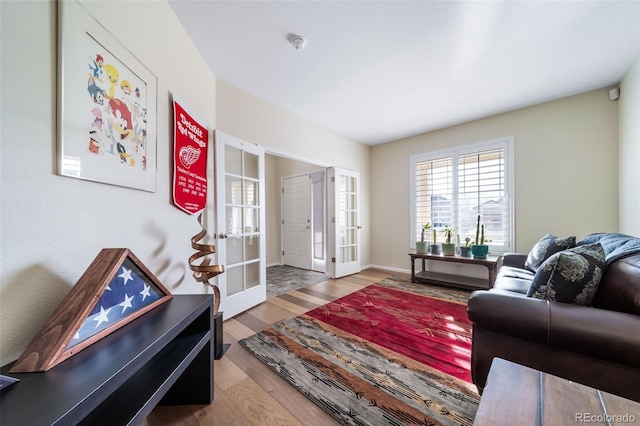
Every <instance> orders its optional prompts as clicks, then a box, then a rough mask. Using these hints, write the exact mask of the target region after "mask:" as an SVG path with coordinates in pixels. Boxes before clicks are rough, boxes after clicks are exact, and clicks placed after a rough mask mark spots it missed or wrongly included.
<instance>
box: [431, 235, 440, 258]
mask: <svg viewBox="0 0 640 426" xmlns="http://www.w3.org/2000/svg"><path fill="white" fill-rule="evenodd" d="M431 254H440V244H438V233H437V232H436V230H435V229H434V230H433V242H432V243H431Z"/></svg>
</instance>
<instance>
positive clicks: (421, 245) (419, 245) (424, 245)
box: [416, 223, 431, 254]
mask: <svg viewBox="0 0 640 426" xmlns="http://www.w3.org/2000/svg"><path fill="white" fill-rule="evenodd" d="M427 229H431V224H430V223H427V224H425V225H422V232H421V233H420V241H416V252H418V253H421V254H424V253H429V242H428V241H425V240H424V231H426V230H427Z"/></svg>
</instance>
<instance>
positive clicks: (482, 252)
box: [471, 215, 489, 259]
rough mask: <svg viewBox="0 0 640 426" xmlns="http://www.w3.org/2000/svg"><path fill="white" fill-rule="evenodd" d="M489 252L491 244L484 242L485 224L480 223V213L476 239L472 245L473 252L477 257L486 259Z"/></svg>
mask: <svg viewBox="0 0 640 426" xmlns="http://www.w3.org/2000/svg"><path fill="white" fill-rule="evenodd" d="M488 253H489V246H488V245H486V244H485V243H484V224H482V225H480V215H478V223H477V224H476V241H475V244H474V245H472V246H471V254H473V257H474V258H476V259H486V258H487V254H488Z"/></svg>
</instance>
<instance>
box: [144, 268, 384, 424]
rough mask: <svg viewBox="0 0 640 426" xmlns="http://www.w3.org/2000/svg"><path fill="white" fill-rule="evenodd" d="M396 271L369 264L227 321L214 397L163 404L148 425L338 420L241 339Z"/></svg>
mask: <svg viewBox="0 0 640 426" xmlns="http://www.w3.org/2000/svg"><path fill="white" fill-rule="evenodd" d="M389 275H391V273H390V272H388V271H382V270H376V269H367V270H364V271H362V272H360V273H359V274H354V275H350V276H348V277H344V278H340V279H338V280H328V281H323V282H321V283H318V284H313V285H311V286H310V287H307V288H303V289H299V290H294V291H291V292H289V293H286V294H283V295H280V296H277V297H273V298H270V299H267V301H266V302H264V303H262V304H260V305H258V306H256V307H254V308H252V309H250V310H248V311H246V312H244V313H242V314H240V315H237V316H236V317H234V318H230V319H228V320H226V321H225V322H224V326H223V328H224V343H231V347H230V348H229V350H228V351H227V352H226V353H225V355H224V356H223V357H222V359H220V360H217V361H215V362H214V384H215V389H214V392H215V393H214V400H213V403H211V404H210V405H197V406H194V405H189V406H158V407H156V408H155V409H154V410H153V411H152V412H151V414H150V415H149V417H147V419H146V422H145V423H144V424H145V425H146V426H161V425H162V426H164V425H187V426H190V425H193V426H202V425H230V426H240V425H277V426H288V425H292V426H293V425H304V426H321V425H322V426H326V425H335V424H338V423H337V422H336V421H335V420H333V418H332V417H330V416H329V415H328V414H326V413H325V412H324V411H323V410H322V409H320V408H319V407H318V406H317V405H315V404H314V403H313V402H311V401H309V400H308V399H307V398H306V397H305V396H303V395H302V394H301V393H299V392H298V391H296V390H295V389H294V388H293V387H292V386H291V385H289V384H288V383H287V382H285V381H284V380H283V379H281V378H280V377H279V376H278V375H277V374H275V373H273V372H271V370H269V369H268V368H267V367H266V366H264V364H262V363H261V362H260V361H258V360H257V359H256V358H254V357H253V355H251V354H249V352H247V351H246V350H245V349H244V348H243V347H241V346H240V345H239V344H238V341H239V340H241V339H243V338H245V337H248V336H250V335H252V334H255V333H257V332H259V331H262V330H264V329H266V328H268V327H269V326H271V324H273V323H276V322H278V321H282V320H285V319H290V318H293V317H296V316H298V315H300V314H303V313H305V312H307V311H309V310H311V309H314V308H317V307H318V306H322V305H324V304H326V303H329V302H331V301H333V300H335V299H338V298H340V297H342V296H346V295H347V294H350V293H353V292H354V291H357V290H360V289H361V288H364V287H366V286H367V285H369V284H372V283H375V282H376V281H379V280H381V279H383V278H387V277H388V276H389Z"/></svg>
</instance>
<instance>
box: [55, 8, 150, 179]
mask: <svg viewBox="0 0 640 426" xmlns="http://www.w3.org/2000/svg"><path fill="white" fill-rule="evenodd" d="M58 7H59V11H58V19H59V22H58V57H59V58H58V67H59V74H58V174H60V175H63V176H70V177H75V178H79V179H86V180H91V181H95V182H102V183H106V184H111V185H118V186H123V187H128V188H134V189H139V190H143V191H149V192H155V191H156V149H157V147H156V96H157V94H156V91H157V79H156V77H155V75H154V74H153V73H152V72H151V71H150V70H149V69H148V68H146V67H145V66H144V65H143V64H142V63H141V62H140V61H139V60H138V59H137V58H136V57H135V56H134V55H133V53H131V51H130V50H129V49H128V48H127V46H125V45H123V44H122V43H120V42H119V41H118V40H117V39H116V38H115V37H114V36H113V35H112V34H111V33H109V32H108V31H107V30H106V29H105V28H104V27H103V26H102V25H101V24H100V23H99V22H98V21H97V20H96V19H95V18H94V17H93V16H91V15H90V14H89V12H88V11H87V10H86V9H85V8H84V7H83V6H82V5H81V4H79V3H78V2H76V1H75V0H70V1H69V0H67V1H60V2H58Z"/></svg>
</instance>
